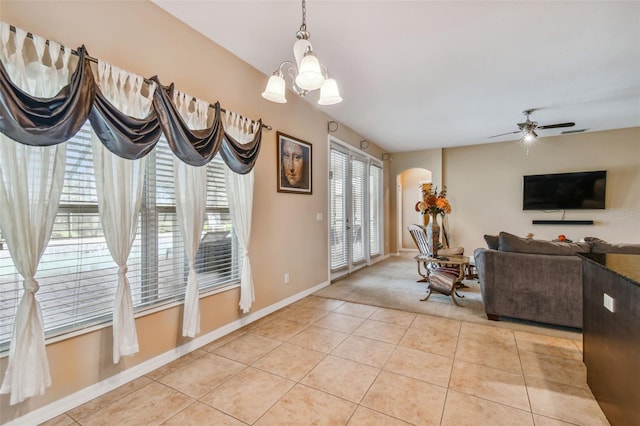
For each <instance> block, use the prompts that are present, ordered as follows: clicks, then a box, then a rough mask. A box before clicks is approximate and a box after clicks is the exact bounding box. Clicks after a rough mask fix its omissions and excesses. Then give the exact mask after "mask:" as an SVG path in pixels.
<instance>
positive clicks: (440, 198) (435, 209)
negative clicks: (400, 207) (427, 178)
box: [415, 183, 451, 216]
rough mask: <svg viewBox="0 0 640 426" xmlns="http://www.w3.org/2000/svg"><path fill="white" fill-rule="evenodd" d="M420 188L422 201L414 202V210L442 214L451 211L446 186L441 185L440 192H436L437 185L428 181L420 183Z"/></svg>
mask: <svg viewBox="0 0 640 426" xmlns="http://www.w3.org/2000/svg"><path fill="white" fill-rule="evenodd" d="M420 188H421V189H422V201H418V202H417V203H416V207H415V209H416V212H418V213H420V214H423V215H426V214H433V213H436V214H440V215H443V216H444V215H445V214H449V213H451V204H449V200H447V187H446V186H443V187H442V191H440V192H438V187H434V186H432V185H431V184H429V183H427V184H422V185H420Z"/></svg>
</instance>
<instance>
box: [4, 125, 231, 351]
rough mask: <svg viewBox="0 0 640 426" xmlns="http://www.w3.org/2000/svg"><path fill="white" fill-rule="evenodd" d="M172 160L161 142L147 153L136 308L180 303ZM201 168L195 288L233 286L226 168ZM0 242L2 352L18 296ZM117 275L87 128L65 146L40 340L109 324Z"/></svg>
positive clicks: (132, 276) (183, 275) (132, 271)
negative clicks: (202, 209) (203, 204)
mask: <svg viewBox="0 0 640 426" xmlns="http://www.w3.org/2000/svg"><path fill="white" fill-rule="evenodd" d="M172 161H173V153H172V152H171V151H170V150H169V147H168V145H167V143H166V141H164V140H161V141H160V142H159V143H158V145H157V148H156V149H155V150H154V151H153V152H152V153H151V154H150V156H149V162H148V166H147V174H146V176H145V185H144V191H145V198H144V200H143V207H142V211H141V213H140V218H139V223H138V233H137V235H136V238H135V241H134V244H133V247H132V249H131V254H130V256H129V260H128V263H127V265H128V272H127V277H128V278H129V282H130V286H131V293H132V298H133V303H134V308H135V309H136V311H140V310H142V309H145V308H148V307H151V306H157V305H159V304H164V303H170V302H173V301H176V300H181V299H183V298H184V290H185V286H186V280H187V275H188V264H187V261H186V256H185V254H184V250H183V243H182V239H181V238H180V232H179V230H178V229H177V219H176V213H175V202H174V190H173V166H172ZM204 167H207V175H208V181H207V221H206V223H205V228H204V232H203V242H202V243H201V249H200V250H199V252H198V256H197V262H196V271H198V272H199V283H200V290H201V291H202V290H206V289H211V288H215V287H220V286H224V285H228V284H234V283H237V282H238V280H239V270H240V265H239V262H238V259H239V256H238V249H237V247H238V246H237V243H236V239H235V236H234V233H233V229H232V225H231V220H230V216H229V208H228V203H227V198H226V187H225V184H224V174H223V173H224V169H223V168H224V167H226V165H225V164H224V163H223V162H222V160H220V159H219V157H216V158H215V159H214V160H213V161H212V162H211V163H209V165H207V166H204ZM0 243H2V240H1V239H0ZM2 245H3V247H2V249H0V351H1V350H5V349H7V347H8V342H9V340H10V338H11V334H12V327H13V322H14V319H15V313H16V310H17V306H18V303H19V301H20V298H21V297H22V293H23V289H22V279H21V277H20V275H19V274H18V272H17V270H16V269H15V267H14V265H13V261H12V260H11V257H10V255H9V251H8V249H7V247H6V244H2ZM117 273H118V267H117V265H116V264H115V263H114V262H113V260H112V259H111V254H110V253H109V249H108V248H107V244H106V241H105V239H104V234H103V231H102V225H101V224H100V217H99V213H98V205H97V195H96V189H95V179H94V171H93V162H92V156H91V142H90V126H89V124H88V123H87V124H85V126H84V127H83V128H82V130H81V131H80V132H79V133H78V134H77V135H76V136H75V137H74V138H73V139H72V140H70V141H68V142H67V160H66V172H65V183H64V188H63V192H62V197H61V201H60V208H59V210H58V215H57V217H56V221H55V224H54V228H53V232H52V236H51V240H50V242H49V245H48V246H47V248H46V250H45V252H44V254H43V256H42V260H41V262H40V266H39V268H38V272H37V274H36V279H37V280H38V281H39V283H40V290H39V291H38V293H37V295H36V297H37V299H38V300H39V301H40V304H41V307H42V311H43V319H44V326H45V334H46V336H47V337H50V336H54V335H58V334H63V333H65V332H68V331H70V330H74V329H78V328H82V327H86V326H89V325H94V324H98V323H102V322H108V321H111V318H112V312H113V303H114V298H115V291H116V287H117V284H118V274H117Z"/></svg>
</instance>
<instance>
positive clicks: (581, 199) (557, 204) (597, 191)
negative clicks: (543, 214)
mask: <svg viewBox="0 0 640 426" xmlns="http://www.w3.org/2000/svg"><path fill="white" fill-rule="evenodd" d="M606 184H607V171H606V170H601V171H596V172H576V173H554V174H544V175H529V176H524V182H523V190H522V209H523V210H582V209H604V208H605V207H604V199H605V189H606Z"/></svg>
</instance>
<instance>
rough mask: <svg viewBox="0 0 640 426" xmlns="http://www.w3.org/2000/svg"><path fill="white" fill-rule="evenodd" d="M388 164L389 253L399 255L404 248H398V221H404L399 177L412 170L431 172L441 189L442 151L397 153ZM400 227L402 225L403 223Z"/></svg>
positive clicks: (432, 177)
mask: <svg viewBox="0 0 640 426" xmlns="http://www.w3.org/2000/svg"><path fill="white" fill-rule="evenodd" d="M387 163H389V167H387V169H388V171H389V172H388V175H387V182H388V185H389V208H388V217H389V228H388V235H389V253H398V252H399V250H400V249H401V248H402V247H398V245H399V244H398V220H402V217H400V218H398V213H397V209H396V206H397V198H398V196H397V190H398V186H397V184H398V183H397V177H398V176H399V175H401V174H402V173H403V172H405V171H407V170H410V169H426V170H429V171H430V172H431V180H432V181H433V184H434V185H437V186H438V187H440V186H441V185H442V149H440V148H437V149H428V150H424V151H412V152H400V153H395V154H392V155H391V159H390V160H389V161H387V162H385V166H386V164H387ZM416 186H417V184H416ZM414 197H415V195H414ZM405 198H406V197H405ZM410 204H411V203H410ZM414 205H415V201H414V202H413V204H411V210H413V206H414ZM405 213H406V212H405V209H404V208H403V211H402V214H403V215H404V214H405ZM412 223H413V222H412ZM400 225H402V223H401V224H400ZM403 228H404V227H403ZM405 232H407V231H406V230H405V229H403V230H402V233H401V239H402V240H403V241H404V240H405V237H404V233H405ZM406 237H407V238H410V237H408V234H407V236H406ZM409 241H410V240H409ZM412 244H413V243H411V245H412ZM402 245H405V243H402ZM411 245H408V243H407V245H405V247H411Z"/></svg>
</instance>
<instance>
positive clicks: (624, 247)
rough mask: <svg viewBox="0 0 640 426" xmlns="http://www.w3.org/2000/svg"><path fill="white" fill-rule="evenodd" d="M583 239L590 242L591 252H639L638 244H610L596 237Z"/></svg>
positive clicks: (639, 245)
mask: <svg viewBox="0 0 640 426" xmlns="http://www.w3.org/2000/svg"><path fill="white" fill-rule="evenodd" d="M584 240H585V241H586V242H588V243H590V244H591V251H592V252H593V253H619V254H640V244H626V243H620V244H611V243H608V242H606V241H604V240H601V239H600V238H596V237H584Z"/></svg>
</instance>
